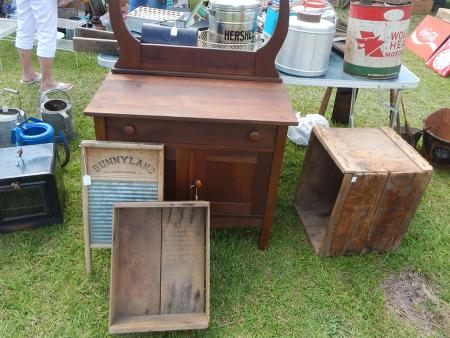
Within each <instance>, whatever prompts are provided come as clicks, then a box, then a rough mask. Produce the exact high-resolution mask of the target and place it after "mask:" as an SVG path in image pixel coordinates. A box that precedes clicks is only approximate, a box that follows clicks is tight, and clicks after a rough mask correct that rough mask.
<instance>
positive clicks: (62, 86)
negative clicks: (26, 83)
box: [39, 82, 73, 94]
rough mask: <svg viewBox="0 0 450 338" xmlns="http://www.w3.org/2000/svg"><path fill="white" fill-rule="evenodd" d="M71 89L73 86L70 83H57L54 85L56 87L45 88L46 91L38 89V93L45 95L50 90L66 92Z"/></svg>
mask: <svg viewBox="0 0 450 338" xmlns="http://www.w3.org/2000/svg"><path fill="white" fill-rule="evenodd" d="M72 88H73V84H71V83H64V82H58V83H56V86H53V87H50V88H47V89H40V90H39V92H40V93H41V94H43V93H45V92H46V91H47V90H52V89H57V90H61V91H63V92H66V91H68V90H71V89H72Z"/></svg>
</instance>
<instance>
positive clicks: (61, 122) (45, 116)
mask: <svg viewBox="0 0 450 338" xmlns="http://www.w3.org/2000/svg"><path fill="white" fill-rule="evenodd" d="M52 92H58V93H60V94H63V95H64V99H61V98H57V99H51V98H49V95H50V94H51V93H52ZM38 109H39V112H40V113H41V115H42V120H44V121H45V122H46V123H49V124H50V125H52V126H53V128H54V129H55V135H56V137H57V141H58V142H59V141H62V140H60V139H59V134H60V131H63V132H64V135H65V137H66V138H67V139H68V140H69V141H70V140H72V139H73V138H74V137H75V131H74V125H73V116H72V101H71V100H70V97H69V95H67V93H66V92H63V91H62V90H59V89H50V90H48V91H46V92H45V93H43V94H42V95H41V96H40V98H39V103H38Z"/></svg>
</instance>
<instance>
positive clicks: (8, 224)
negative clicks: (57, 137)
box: [0, 143, 64, 233]
mask: <svg viewBox="0 0 450 338" xmlns="http://www.w3.org/2000/svg"><path fill="white" fill-rule="evenodd" d="M21 148H22V155H21V156H20V157H19V156H18V153H17V152H18V148H16V147H10V148H1V149H0V233H6V232H11V231H16V230H22V229H28V228H36V227H39V226H44V225H50V224H55V223H61V222H62V221H63V205H64V183H63V177H62V171H61V166H60V165H59V163H58V162H59V161H58V156H57V152H56V146H55V144H53V143H46V144H38V145H29V146H22V147H21Z"/></svg>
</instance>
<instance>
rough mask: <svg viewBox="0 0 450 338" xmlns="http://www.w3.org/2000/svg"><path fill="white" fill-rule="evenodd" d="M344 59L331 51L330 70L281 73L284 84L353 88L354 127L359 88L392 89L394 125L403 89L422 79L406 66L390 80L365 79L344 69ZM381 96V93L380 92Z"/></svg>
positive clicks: (417, 83) (351, 114) (391, 106)
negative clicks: (306, 74) (314, 74)
mask: <svg viewBox="0 0 450 338" xmlns="http://www.w3.org/2000/svg"><path fill="white" fill-rule="evenodd" d="M343 64H344V59H343V58H342V57H341V56H340V55H338V54H337V53H335V52H334V51H333V52H332V53H331V57H330V64H329V67H328V71H327V72H326V73H325V74H324V75H322V76H319V77H300V76H292V75H288V74H284V73H280V77H281V79H282V81H283V83H284V84H288V85H299V86H317V87H327V88H351V89H352V99H351V106H350V119H349V125H350V126H351V127H354V112H355V111H354V110H355V102H356V92H357V89H377V90H378V91H379V93H380V92H381V90H385V89H389V90H390V102H389V104H386V106H387V107H388V109H389V110H390V121H389V125H390V126H391V127H394V126H395V124H396V122H397V120H398V117H399V115H398V113H399V104H400V97H401V90H402V89H408V88H416V87H417V86H418V85H419V82H420V79H419V78H418V77H417V76H416V75H415V74H414V73H413V72H411V71H410V70H409V69H408V68H406V67H405V66H401V69H400V74H399V75H398V77H396V78H393V79H388V80H373V79H365V78H360V77H357V76H352V75H349V74H346V73H344V71H343V67H344V66H343ZM380 98H381V94H380Z"/></svg>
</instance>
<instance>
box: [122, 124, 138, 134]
mask: <svg viewBox="0 0 450 338" xmlns="http://www.w3.org/2000/svg"><path fill="white" fill-rule="evenodd" d="M122 132H123V134H124V135H126V136H132V135H134V133H135V132H136V128H135V127H133V126H130V125H126V126H124V127H123V128H122Z"/></svg>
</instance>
